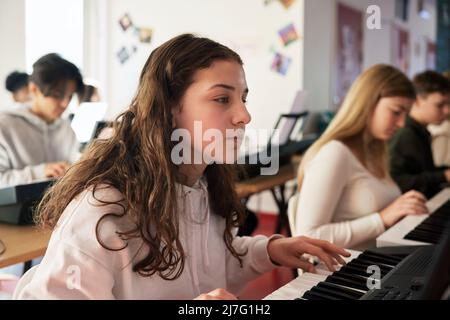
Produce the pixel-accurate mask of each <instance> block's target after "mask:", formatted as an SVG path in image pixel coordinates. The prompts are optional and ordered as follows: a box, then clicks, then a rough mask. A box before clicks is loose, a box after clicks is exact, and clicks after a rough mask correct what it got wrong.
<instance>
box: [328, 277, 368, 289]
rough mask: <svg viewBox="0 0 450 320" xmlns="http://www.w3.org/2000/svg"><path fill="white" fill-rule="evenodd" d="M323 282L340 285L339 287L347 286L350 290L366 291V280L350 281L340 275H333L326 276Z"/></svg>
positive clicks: (348, 278) (356, 279) (355, 279)
mask: <svg viewBox="0 0 450 320" xmlns="http://www.w3.org/2000/svg"><path fill="white" fill-rule="evenodd" d="M325 282H329V283H335V284H340V285H344V286H347V287H350V288H355V289H359V290H365V291H367V284H366V282H367V279H362V278H360V279H358V278H353V279H351V278H350V277H345V276H342V275H334V276H328V277H327V278H326V280H325Z"/></svg>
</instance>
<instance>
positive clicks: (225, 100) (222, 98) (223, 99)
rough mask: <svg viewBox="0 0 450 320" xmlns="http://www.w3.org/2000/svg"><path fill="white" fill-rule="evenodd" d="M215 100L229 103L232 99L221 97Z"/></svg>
mask: <svg viewBox="0 0 450 320" xmlns="http://www.w3.org/2000/svg"><path fill="white" fill-rule="evenodd" d="M215 100H216V101H217V102H219V103H228V102H229V101H230V99H229V98H228V97H220V98H217V99H215Z"/></svg>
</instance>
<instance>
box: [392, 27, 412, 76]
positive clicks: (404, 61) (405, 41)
mask: <svg viewBox="0 0 450 320" xmlns="http://www.w3.org/2000/svg"><path fill="white" fill-rule="evenodd" d="M392 31H393V37H392V39H393V44H392V49H393V52H392V54H393V65H394V66H396V67H397V68H399V69H400V70H401V71H403V72H404V73H406V74H409V66H410V60H411V58H410V42H409V32H408V31H406V30H404V29H403V28H402V27H400V26H397V25H394V27H393V29H392Z"/></svg>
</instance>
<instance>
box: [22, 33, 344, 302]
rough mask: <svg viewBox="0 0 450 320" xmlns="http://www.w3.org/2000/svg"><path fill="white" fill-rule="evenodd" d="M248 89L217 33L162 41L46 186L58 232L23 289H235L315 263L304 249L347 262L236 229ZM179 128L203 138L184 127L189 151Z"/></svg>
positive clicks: (48, 212) (29, 294)
mask: <svg viewBox="0 0 450 320" xmlns="http://www.w3.org/2000/svg"><path fill="white" fill-rule="evenodd" d="M247 93H248V89H247V83H246V80H245V74H244V70H243V67H242V61H241V58H240V57H239V56H238V55H237V54H236V53H235V52H234V51H232V50H231V49H229V48H227V47H225V46H223V45H221V44H219V43H217V42H214V41H212V40H209V39H206V38H199V37H195V36H193V35H189V34H183V35H180V36H177V37H175V38H173V39H171V40H168V41H167V42H165V43H164V44H162V45H161V46H160V47H158V48H156V49H155V50H154V51H153V52H152V53H151V54H150V57H149V58H148V60H147V62H146V63H145V66H144V68H143V70H142V73H141V76H140V81H139V86H138V89H137V93H136V96H135V98H134V99H133V101H132V102H131V105H130V107H129V108H128V109H127V110H126V111H125V112H124V113H122V115H120V116H119V118H120V119H121V121H117V123H116V127H115V130H114V133H113V136H112V137H110V138H109V139H106V140H95V141H94V142H93V143H92V144H90V146H89V147H88V149H87V151H86V152H85V153H84V154H83V157H82V158H81V160H80V161H79V162H77V164H75V165H74V166H73V167H72V168H71V169H70V170H69V171H68V172H67V173H66V175H65V176H64V177H63V178H62V179H60V180H58V181H57V182H56V184H55V185H54V186H53V187H52V188H51V189H50V190H49V191H48V193H47V195H46V196H45V197H44V200H43V202H42V203H41V205H40V208H39V210H38V215H39V218H40V221H41V224H43V225H45V226H48V227H50V228H53V233H52V236H51V239H50V243H49V246H48V249H47V252H46V254H45V256H44V258H43V260H42V262H41V264H40V265H39V266H38V267H37V269H35V273H34V275H33V276H32V278H31V280H30V281H29V282H28V283H26V284H24V286H23V287H22V290H19V292H18V295H17V296H18V297H19V298H21V299H193V298H198V299H236V297H235V294H237V293H238V292H239V290H240V289H242V288H243V287H244V286H245V284H246V282H247V281H249V280H251V279H253V278H255V277H257V276H258V275H260V274H262V273H264V272H266V271H269V270H272V269H273V268H275V267H276V265H284V266H288V267H295V268H298V267H300V268H305V269H308V270H311V269H312V268H313V266H312V265H311V264H309V263H308V262H306V261H304V260H303V259H302V254H303V253H310V254H313V255H317V256H318V257H319V258H320V259H322V260H323V261H324V262H325V263H326V264H327V266H328V267H329V268H330V269H334V267H333V264H337V263H342V262H343V260H342V258H341V256H340V255H345V256H349V254H348V253H347V252H346V251H344V250H343V249H340V248H338V247H336V246H334V245H332V244H330V243H328V242H326V241H320V240H314V239H308V238H303V237H297V238H284V237H282V236H280V235H277V236H272V237H271V238H267V237H265V236H255V237H237V236H236V231H237V227H238V225H239V223H240V222H242V220H243V208H242V205H241V204H240V202H239V199H238V198H237V195H236V191H235V190H234V180H233V173H232V168H231V167H230V166H229V165H227V164H224V159H227V158H229V157H232V158H233V159H234V160H236V159H237V150H238V147H239V145H240V139H238V136H236V134H237V132H236V130H238V129H243V128H244V127H245V125H246V124H247V123H248V122H249V121H250V115H249V113H248V112H247V109H246V105H245V102H246V97H247ZM196 121H201V123H202V128H203V130H204V131H203V132H202V133H201V134H200V137H199V136H195V135H194V126H195V124H196ZM208 130H214V131H215V132H216V133H218V132H220V136H219V137H218V138H217V139H220V140H219V141H217V142H218V144H219V145H217V148H218V149H216V153H215V155H214V156H213V155H211V156H212V158H207V159H206V158H204V157H203V156H201V157H200V158H201V159H200V160H198V161H195V162H193V161H192V158H191V157H190V156H189V155H193V154H194V152H198V153H200V155H204V152H206V151H205V148H206V147H207V146H209V142H208V143H207V142H206V141H202V137H203V136H204V133H205V132H208ZM216 130H217V131H216ZM195 131H197V129H195ZM227 131H228V133H230V131H231V132H233V133H234V135H233V136H232V139H230V138H228V140H232V143H231V146H230V142H228V143H225V139H226V136H225V134H226V132H227ZM174 132H176V133H177V134H181V133H182V132H183V134H184V136H183V137H186V135H187V136H188V137H191V139H200V141H198V140H197V141H194V142H192V143H187V142H186V140H185V139H184V138H183V142H185V143H186V144H185V145H184V146H185V147H186V149H184V150H183V152H184V155H185V156H186V158H184V159H183V161H181V162H178V160H177V159H178V158H177V154H175V153H172V151H173V150H174V148H175V146H177V145H178V143H179V141H178V142H175V141H173V140H172V139H171V136H172V134H173V133H174ZM209 132H211V131H209ZM216 137H217V136H216ZM189 140H190V139H189ZM191 141H192V140H191ZM226 144H228V147H229V148H227V146H226ZM175 150H176V149H175ZM77 275H78V276H77ZM25 279H26V277H25ZM67 284H69V286H68V285H67ZM229 291H231V292H229Z"/></svg>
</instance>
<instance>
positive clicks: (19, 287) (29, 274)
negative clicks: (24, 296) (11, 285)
mask: <svg viewBox="0 0 450 320" xmlns="http://www.w3.org/2000/svg"><path fill="white" fill-rule="evenodd" d="M37 267H39V265H35V266H33V267H31V268H30V269H29V270H28V271H27V272H25V273H24V275H23V276H22V277H21V278H20V280H19V282H18V283H17V286H16V289H15V290H14V293H13V296H12V299H13V300H17V299H18V298H19V295H20V292H21V291H22V290H23V288H24V287H25V286H26V285H27V284H28V283H30V282H31V280H32V279H33V276H34V274H35V273H36V270H37Z"/></svg>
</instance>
